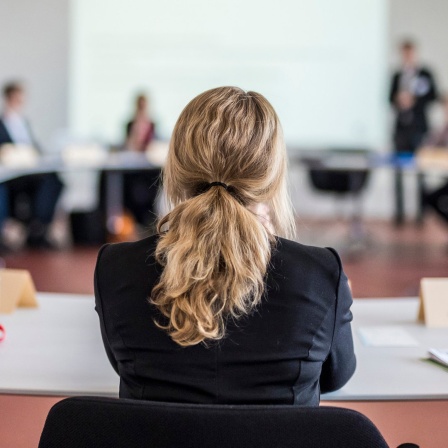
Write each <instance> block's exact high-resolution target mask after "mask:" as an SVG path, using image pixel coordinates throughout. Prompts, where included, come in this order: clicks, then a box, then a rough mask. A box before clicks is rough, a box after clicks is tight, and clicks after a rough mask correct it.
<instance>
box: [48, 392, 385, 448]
mask: <svg viewBox="0 0 448 448" xmlns="http://www.w3.org/2000/svg"><path fill="white" fill-rule="evenodd" d="M50 447H51V448H58V447H61V448H75V447H76V448H90V447H92V448H93V447H94V448H106V447H107V448H113V447H117V448H121V447H123V448H124V447H126V448H143V447H145V448H153V447H154V448H173V447H182V448H205V447H207V448H211V447H212V448H220V447H229V448H239V447H241V448H243V447H244V448H250V447H257V448H267V447H269V448H272V447H279V448H280V447H281V448H290V447H291V448H292V447H294V448H327V447H328V448H330V447H331V448H338V447H340V448H360V447H364V448H367V447H368V448H387V444H386V442H385V441H384V439H383V437H382V436H381V434H380V433H379V431H378V429H377V428H376V427H375V425H374V424H373V423H372V422H371V421H370V420H369V419H368V418H367V417H365V416H363V415H362V414H360V413H358V412H356V411H352V410H349V409H342V408H333V407H316V408H305V407H294V406H246V405H244V406H242V405H239V406H235V405H190V404H174V403H160V402H151V401H141V400H125V399H110V398H109V399H108V398H89V397H78V398H68V399H65V400H62V401H60V402H59V403H57V404H56V405H54V406H53V408H52V409H51V410H50V413H49V414H48V417H47V421H46V423H45V427H44V430H43V433H42V436H41V439H40V443H39V448H50Z"/></svg>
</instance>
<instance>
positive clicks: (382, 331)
mask: <svg viewBox="0 0 448 448" xmlns="http://www.w3.org/2000/svg"><path fill="white" fill-rule="evenodd" d="M358 333H359V337H360V338H361V341H362V343H363V344H364V345H365V346H367V347H418V346H419V343H418V342H417V340H416V339H415V338H414V337H412V336H411V335H410V334H409V332H408V331H406V330H405V329H404V328H402V327H399V326H387V327H385V326H383V327H382V326H378V327H361V328H359V329H358Z"/></svg>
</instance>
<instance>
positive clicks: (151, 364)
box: [95, 236, 356, 406]
mask: <svg viewBox="0 0 448 448" xmlns="http://www.w3.org/2000/svg"><path fill="white" fill-rule="evenodd" d="M156 244H157V236H153V237H149V238H146V239H144V240H141V241H138V242H135V243H120V244H113V245H108V246H104V247H103V248H102V249H101V251H100V253H99V255H98V262H97V266H96V270H95V297H96V310H97V312H98V315H99V318H100V326H101V332H102V336H103V342H104V346H105V348H106V352H107V355H108V357H109V360H110V362H111V364H112V366H113V367H114V369H115V370H116V371H117V372H118V374H119V375H120V397H123V398H137V399H147V400H159V401H171V402H188V403H234V404H243V403H251V404H256V403H259V404H262V403H265V404H268V403H270V404H295V405H309V406H315V405H318V404H319V395H320V392H329V391H333V390H336V389H339V388H341V387H342V386H343V385H344V384H345V383H346V382H347V381H348V380H349V379H350V377H351V376H352V374H353V372H354V370H355V365H356V360H355V355H354V352H353V339H352V333H351V328H350V321H351V320H352V314H351V312H350V305H351V303H352V298H351V294H350V290H349V287H348V284H347V278H346V276H345V275H344V273H343V270H342V267H341V262H340V259H339V257H338V255H337V254H336V252H335V251H334V250H333V249H321V248H317V247H311V246H305V245H302V244H298V243H295V242H292V241H289V240H285V239H282V238H279V239H278V244H277V247H276V249H275V250H274V251H273V253H272V258H271V263H270V266H269V268H268V273H267V276H266V294H265V297H264V298H263V300H262V302H261V304H260V305H259V306H258V308H257V309H256V310H255V311H254V312H253V313H252V314H251V315H249V316H245V317H244V318H241V319H240V320H238V321H237V322H233V321H231V320H230V319H229V321H228V324H227V336H226V337H225V338H224V339H223V340H221V341H219V342H213V343H210V344H209V346H208V347H207V346H205V345H204V344H199V345H195V346H190V347H186V348H185V347H181V346H179V345H177V344H176V343H175V342H173V340H172V339H171V338H170V337H169V336H168V334H167V333H166V332H165V331H163V330H161V329H159V328H157V327H156V325H155V324H154V322H153V320H154V318H156V317H158V316H159V313H158V310H157V309H156V308H155V307H154V306H153V305H150V304H149V303H148V297H149V296H150V294H151V290H152V288H153V287H154V285H155V284H156V283H157V282H158V280H159V276H160V273H161V269H162V268H161V267H160V266H159V265H158V264H157V263H156V262H155V260H154V255H153V254H154V250H155V247H156Z"/></svg>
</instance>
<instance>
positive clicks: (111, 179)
mask: <svg viewBox="0 0 448 448" xmlns="http://www.w3.org/2000/svg"><path fill="white" fill-rule="evenodd" d="M157 168H160V165H158V164H155V163H153V162H151V161H150V158H149V157H148V155H147V154H146V153H137V152H131V151H124V152H116V153H111V154H108V155H107V156H106V157H103V158H97V159H96V160H95V159H92V160H89V158H88V157H87V158H86V159H84V160H83V159H82V158H79V160H78V161H74V162H73V163H69V162H68V161H67V160H65V159H64V157H63V155H62V154H57V155H45V156H42V157H40V158H39V159H37V162H36V163H35V164H33V165H30V166H26V167H19V166H4V165H0V183H1V182H6V181H8V180H11V179H16V178H18V177H22V176H31V175H35V174H43V173H67V172H86V171H92V172H106V173H107V177H106V188H105V206H106V225H107V229H108V231H109V233H111V234H114V233H116V231H117V228H118V227H119V226H118V224H117V222H118V221H119V219H120V217H121V216H122V215H123V173H125V172H126V171H136V170H138V171H143V170H152V169H157Z"/></svg>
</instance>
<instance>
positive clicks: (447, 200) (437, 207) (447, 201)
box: [424, 95, 448, 224]
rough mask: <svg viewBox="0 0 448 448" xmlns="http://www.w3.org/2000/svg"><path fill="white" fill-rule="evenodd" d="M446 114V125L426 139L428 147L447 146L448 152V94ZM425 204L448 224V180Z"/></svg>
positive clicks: (432, 193) (426, 196)
mask: <svg viewBox="0 0 448 448" xmlns="http://www.w3.org/2000/svg"><path fill="white" fill-rule="evenodd" d="M442 104H443V110H444V115H445V122H444V125H443V126H442V127H441V128H440V129H439V130H437V131H435V132H433V133H431V134H430V135H429V136H428V138H427V139H426V141H425V146H426V147H433V148H446V149H447V152H448V95H445V96H444V97H443V99H442ZM424 204H425V205H428V206H430V207H431V208H432V209H433V210H434V211H435V212H436V213H437V214H438V215H439V216H440V217H441V218H442V219H443V221H444V222H445V223H446V224H448V181H447V182H446V183H445V184H444V185H443V186H441V187H439V188H437V189H436V190H435V191H433V192H431V193H428V194H426V195H425V197H424Z"/></svg>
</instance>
